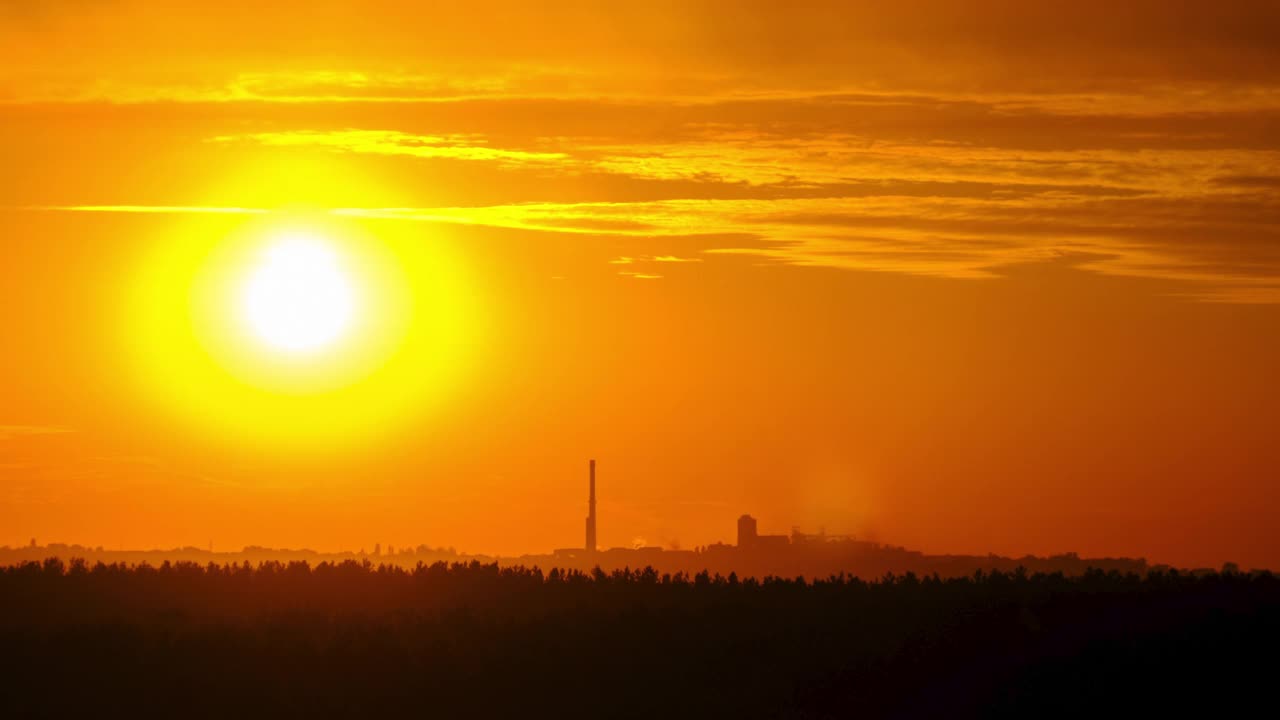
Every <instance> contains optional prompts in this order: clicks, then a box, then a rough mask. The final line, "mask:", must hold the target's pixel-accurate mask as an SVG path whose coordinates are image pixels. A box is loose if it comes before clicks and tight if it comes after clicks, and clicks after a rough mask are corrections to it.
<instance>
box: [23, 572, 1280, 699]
mask: <svg viewBox="0 0 1280 720" xmlns="http://www.w3.org/2000/svg"><path fill="white" fill-rule="evenodd" d="M1277 640H1280V582H1278V581H1277V578H1276V577H1275V576H1274V575H1272V574H1270V573H1266V572H1253V573H1248V574H1245V573H1240V572H1236V571H1234V570H1232V569H1228V570H1227V571H1224V572H1215V573H1196V574H1189V573H1184V572H1178V571H1172V570H1171V571H1153V572H1150V573H1147V574H1145V575H1138V574H1135V573H1128V574H1125V573H1120V572H1117V571H1110V572H1104V571H1098V570H1091V571H1089V572H1086V573H1084V574H1083V575H1079V576H1066V575H1063V574H1057V573H1054V574H1045V573H1027V572H1025V571H1015V572H990V573H983V572H978V573H975V574H974V575H972V576H969V577H963V578H940V577H937V576H927V577H919V576H916V575H913V574H906V575H900V576H899V575H886V576H884V577H881V578H879V579H876V580H871V581H868V580H864V579H860V578H857V577H853V576H848V575H833V576H827V577H822V578H812V579H805V578H802V577H797V578H784V577H765V578H762V579H755V578H747V579H740V578H738V577H737V576H735V575H733V574H730V575H727V576H726V575H719V574H714V573H710V572H700V573H695V574H685V573H675V574H668V573H660V572H658V571H656V570H654V569H653V568H640V569H631V568H626V569H621V570H615V571H611V572H605V571H603V570H599V569H596V570H594V571H589V572H583V571H579V570H561V569H551V570H547V571H543V570H541V569H539V568H527V567H499V566H498V565H496V564H483V563H479V562H471V563H452V564H446V563H443V562H441V563H435V564H431V565H425V564H420V565H418V566H416V567H414V568H403V567H396V566H390V565H374V564H372V563H370V562H368V561H365V562H355V561H347V562H340V563H321V564H319V565H316V566H311V565H309V564H307V563H305V562H290V563H279V562H266V563H260V564H258V565H250V564H249V563H242V564H229V565H217V564H212V563H211V564H208V565H198V564H194V563H164V564H162V565H159V566H147V565H140V566H131V565H123V564H103V563H96V564H93V565H90V564H88V563H86V562H83V561H80V560H71V561H70V562H69V563H64V562H63V561H62V560H59V559H56V558H51V559H48V560H45V561H43V562H29V563H23V564H20V565H14V566H11V567H4V568H0V648H3V650H2V651H0V679H2V682H3V689H4V692H2V693H0V716H5V717H30V716H65V715H72V714H93V715H110V714H119V713H130V714H132V715H165V716H188V717H190V716H194V717H227V716H245V715H251V716H257V715H262V716H272V717H279V716H282V715H287V716H291V715H315V716H361V717H368V716H377V717H384V716H391V717H402V716H413V717H417V716H435V717H579V716H582V717H586V716H591V717H637V718H640V717H644V718H652V717H660V716H661V717H672V716H677V717H679V716H688V717H694V716H696V717H734V716H737V717H851V716H855V715H856V716H859V717H935V716H940V715H946V716H949V717H957V716H959V717H966V716H974V717H976V716H981V717H999V716H1005V717H1025V716H1031V717H1044V716H1064V717H1065V716H1068V715H1071V716H1081V715H1089V716H1098V715H1121V714H1126V715H1139V714H1140V715H1150V714H1154V713H1158V712H1175V711H1176V712H1178V713H1179V714H1185V713H1187V712H1201V713H1205V714H1208V713H1213V714H1215V715H1220V714H1223V713H1224V712H1233V711H1235V710H1236V709H1243V708H1245V707H1248V703H1249V702H1252V701H1253V700H1259V699H1263V700H1265V699H1266V695H1267V694H1268V693H1269V689H1268V688H1269V687H1270V684H1271V683H1272V682H1273V673H1274V663H1272V662H1269V661H1262V662H1258V661H1254V660H1252V658H1254V657H1264V658H1265V657H1266V653H1270V652H1272V651H1273V650H1274V648H1275V647H1276V642H1277ZM1267 702H1270V701H1269V700H1267Z"/></svg>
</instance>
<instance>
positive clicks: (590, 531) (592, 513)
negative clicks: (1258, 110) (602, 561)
mask: <svg viewBox="0 0 1280 720" xmlns="http://www.w3.org/2000/svg"><path fill="white" fill-rule="evenodd" d="M590 467H591V494H590V496H589V497H590V500H589V501H588V503H587V552H595V551H596V461H595V460H592V461H591V466H590Z"/></svg>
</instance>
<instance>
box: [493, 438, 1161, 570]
mask: <svg viewBox="0 0 1280 720" xmlns="http://www.w3.org/2000/svg"><path fill="white" fill-rule="evenodd" d="M597 519H598V518H597V514H596V461H595V460H594V459H593V460H589V461H588V463H587V517H586V521H585V531H586V532H585V536H584V538H583V544H582V545H581V546H579V547H570V548H559V549H556V550H553V551H552V552H551V553H550V554H549V555H522V556H519V557H513V558H493V559H495V560H501V561H503V562H506V563H508V564H513V563H514V564H521V565H526V566H538V567H558V568H565V569H568V568H574V569H577V570H581V571H589V570H591V569H592V568H604V569H606V570H608V569H621V568H644V567H649V568H653V569H654V570H655V571H660V572H664V573H673V572H683V573H686V574H688V575H690V576H692V575H694V574H697V573H700V572H703V571H710V572H718V573H725V574H728V573H731V572H736V573H738V575H740V576H742V577H748V576H755V577H764V576H767V575H775V576H791V577H794V576H796V575H808V576H811V577H814V576H817V577H821V576H825V575H833V574H836V573H845V572H848V573H851V574H857V575H860V576H864V577H879V576H881V575H884V574H885V573H891V572H892V573H902V572H915V573H918V574H930V573H937V574H939V575H941V576H945V577H959V576H967V575H970V574H972V573H973V572H974V571H975V570H979V569H981V570H987V571H989V570H1003V571H1009V572H1012V571H1013V570H1015V569H1016V568H1018V567H1023V568H1026V569H1028V570H1031V571H1042V572H1066V573H1068V574H1078V573H1081V572H1083V571H1084V570H1085V569H1086V568H1089V567H1094V568H1099V569H1105V570H1118V571H1121V572H1143V571H1145V570H1146V568H1147V565H1146V561H1145V560H1143V559H1141V558H1081V557H1079V556H1077V555H1075V554H1074V553H1067V554H1064V555H1055V556H1051V557H1048V558H1037V557H1033V556H1030V555H1027V556H1024V557H1021V558H1005V557H998V556H996V555H987V556H968V555H926V554H924V553H921V552H919V551H914V550H908V549H906V548H904V547H901V546H893V545H885V544H881V543H879V542H874V541H868V540H862V539H858V538H856V537H854V536H853V535H840V534H829V533H827V532H826V531H825V529H824V530H819V531H818V532H817V533H805V532H801V530H800V528H798V527H793V528H792V529H791V533H790V534H788V535H772V534H771V535H762V534H760V526H759V522H758V521H757V520H756V518H755V517H753V516H751V515H747V514H744V515H741V516H739V517H738V537H737V544H736V545H729V544H726V543H723V542H715V543H711V544H709V545H702V546H698V547H695V548H693V549H688V550H686V549H679V548H678V547H673V548H670V549H666V548H662V547H656V546H639V545H637V546H634V547H611V548H601V547H600V545H599V534H598V528H597V526H596V522H597Z"/></svg>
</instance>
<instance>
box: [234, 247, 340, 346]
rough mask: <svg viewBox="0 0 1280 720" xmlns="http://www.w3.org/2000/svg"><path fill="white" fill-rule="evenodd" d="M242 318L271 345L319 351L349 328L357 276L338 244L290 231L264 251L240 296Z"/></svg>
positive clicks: (337, 339) (338, 338)
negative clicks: (349, 269)
mask: <svg viewBox="0 0 1280 720" xmlns="http://www.w3.org/2000/svg"><path fill="white" fill-rule="evenodd" d="M240 306H241V307H240V310H241V316H242V320H243V321H244V323H245V324H246V326H247V327H248V328H249V329H250V330H251V331H252V334H253V336H254V337H256V338H257V339H258V340H259V341H260V342H262V343H264V344H265V345H267V346H268V347H270V348H272V349H274V350H278V351H282V352H286V353H291V354H308V353H314V352H317V351H320V350H323V349H325V348H328V347H330V346H332V345H334V344H335V343H336V342H337V341H339V340H340V339H341V338H342V337H343V336H344V335H346V334H347V333H348V331H349V330H350V328H351V325H352V322H353V320H354V317H355V310H356V297H355V292H354V290H353V286H352V282H351V278H350V276H349V274H348V272H347V270H346V269H345V268H344V267H343V265H342V261H341V258H340V257H339V255H338V253H337V251H336V250H335V249H334V247H333V246H332V244H330V243H327V242H326V241H325V240H324V239H323V238H322V237H318V236H315V235H311V234H307V233H300V232H290V233H285V234H282V235H280V236H278V237H276V238H275V239H274V240H273V241H272V242H271V243H270V244H268V245H267V247H266V248H264V250H263V251H262V253H261V256H260V257H259V259H258V262H257V265H256V266H255V267H253V268H252V269H251V270H250V272H249V274H248V277H247V279H246V281H245V283H244V287H243V290H242V292H241V296H240Z"/></svg>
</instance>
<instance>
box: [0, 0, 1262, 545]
mask: <svg viewBox="0 0 1280 720" xmlns="http://www.w3.org/2000/svg"><path fill="white" fill-rule="evenodd" d="M180 5H181V6H180V7H179V6H177V5H175V4H163V6H162V4H157V3H148V2H143V1H141V0H116V1H115V2H104V3H81V2H69V1H68V2H59V1H53V2H43V1H37V0H16V1H10V2H0V242H3V248H4V262H3V263H0V337H2V338H3V341H2V344H0V545H25V544H26V543H27V542H28V539H29V538H30V537H33V536H35V537H40V538H54V537H56V538H59V539H60V540H63V541H65V542H68V543H79V544H83V545H88V546H98V545H106V546H110V547H123V546H141V547H163V546H168V547H177V546H185V545H192V546H196V547H204V546H205V545H206V544H207V543H208V542H209V541H211V540H212V541H213V543H214V544H215V545H216V546H220V547H240V546H244V545H268V546H276V547H300V546H307V547H315V548H317V549H318V550H322V551H326V550H336V549H338V548H344V547H347V548H350V547H359V546H361V545H362V544H366V543H367V541H368V540H369V539H370V538H374V539H377V540H379V541H381V542H383V543H386V544H391V545H397V546H411V545H417V544H418V543H424V542H425V543H432V544H445V543H447V544H451V545H456V546H458V547H466V548H469V549H472V550H473V551H475V552H477V553H482V554H488V555H507V556H514V555H521V554H526V553H531V552H536V551H541V550H544V549H547V548H558V547H559V548H563V547H576V546H578V545H580V544H582V542H583V538H582V530H583V516H584V514H585V512H586V507H585V492H584V489H583V486H584V483H585V469H584V464H585V461H586V458H588V457H599V458H600V460H601V492H600V498H599V514H600V517H601V518H602V520H601V524H600V527H599V544H600V546H601V547H615V546H621V547H630V546H633V545H635V544H637V540H643V541H644V543H641V544H652V545H657V546H664V547H670V546H672V545H673V544H675V545H680V546H683V547H686V548H689V547H694V546H699V545H706V544H709V543H712V542H715V541H717V540H720V539H723V538H725V537H726V528H732V527H733V525H734V522H735V520H736V519H737V518H738V516H739V515H740V514H741V512H743V511H744V510H747V511H751V512H753V513H755V514H757V515H760V516H767V517H768V518H770V526H771V527H777V528H783V527H789V526H792V525H798V526H802V527H806V528H819V527H824V528H826V529H827V530H828V531H829V532H831V533H833V534H842V533H848V534H853V535H856V536H858V537H860V538H867V539H870V540H884V541H891V542H893V543H895V544H901V545H905V546H907V547H911V548H916V549H919V550H922V551H924V552H926V553H932V554H944V553H957V554H985V553H987V552H993V553H998V554H1001V555H1007V556H1012V557H1021V556H1023V555H1026V554H1035V555H1042V556H1043V555H1052V554H1056V553H1061V552H1064V551H1068V550H1071V551H1076V552H1079V553H1080V554H1081V555H1082V556H1125V557H1145V558H1148V559H1149V560H1151V561H1152V562H1156V563H1169V564H1173V565H1178V566H1208V567H1218V566H1220V565H1221V564H1222V563H1223V562H1224V561H1235V562H1238V563H1240V565H1241V566H1242V567H1272V568H1275V567H1280V536H1277V534H1276V533H1275V531H1274V520H1273V519H1274V517H1275V516H1276V515H1277V513H1280V443H1277V442H1276V434H1277V433H1276V429H1277V428H1278V427H1280V381H1277V373H1276V368H1277V367H1280V332H1278V330H1280V172H1278V171H1277V168H1280V44H1277V43H1276V42H1275V38H1274V35H1275V30H1274V29H1275V28H1276V27H1280V6H1277V5H1276V4H1275V3H1266V2H1238V3H1217V4H1205V3H1196V2H1172V3H1171V2H1134V3H1123V4H1119V5H1117V4H1116V3H1102V2H1084V3H1076V4H1074V5H1073V6H1072V7H1071V8H1070V9H1069V10H1067V9H1065V8H1061V7H1055V6H1050V5H1048V4H1036V3H1012V2H998V1H990V2H978V3H964V4H961V3H950V2H942V1H936V2H933V1H919V2H917V1H914V0H909V1H907V2H898V3H894V4H892V6H885V5H884V4H883V3H850V2H812V3H785V4H784V3H777V4H768V3H753V4H743V3H732V2H708V1H706V0H699V1H694V2H681V3H675V2H670V3H668V2H646V3H637V4H632V5H631V6H626V5H625V4H621V3H599V4H591V3H585V4H584V3H554V2H553V3H538V4H536V5H531V4H529V3H518V2H497V3H486V2H480V3H469V4H467V5H466V6H465V7H463V6H457V7H455V6H435V5H432V4H422V3H411V2H395V1H393V0H374V1H372V2H364V3H359V4H357V3H344V2H333V3H323V4H319V5H317V4H315V3H301V2H298V1H297V0H286V1H284V2H276V3H267V4H264V3H261V2H257V3H249V2H244V1H243V0H230V1H225V2H219V3H211V2H210V3H184V4H180Z"/></svg>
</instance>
